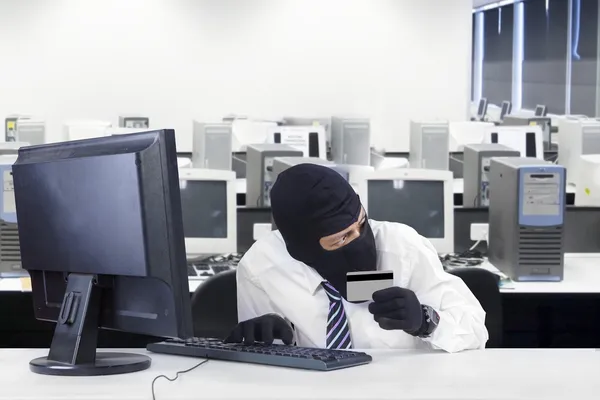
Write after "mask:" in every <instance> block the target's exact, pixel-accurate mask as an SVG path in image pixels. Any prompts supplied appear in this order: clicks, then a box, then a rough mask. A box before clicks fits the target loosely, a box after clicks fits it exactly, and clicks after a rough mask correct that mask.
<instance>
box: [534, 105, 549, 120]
mask: <svg viewBox="0 0 600 400" xmlns="http://www.w3.org/2000/svg"><path fill="white" fill-rule="evenodd" d="M534 115H535V116H536V117H545V116H546V115H548V108H547V107H546V106H544V105H542V104H538V105H537V106H535V113H534Z"/></svg>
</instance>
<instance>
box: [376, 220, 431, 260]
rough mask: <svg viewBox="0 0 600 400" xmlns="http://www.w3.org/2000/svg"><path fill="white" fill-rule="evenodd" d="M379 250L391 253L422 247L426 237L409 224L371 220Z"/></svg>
mask: <svg viewBox="0 0 600 400" xmlns="http://www.w3.org/2000/svg"><path fill="white" fill-rule="evenodd" d="M369 222H370V223H371V229H373V235H374V236H375V240H376V242H377V250H379V251H386V252H391V253H394V252H396V253H398V252H402V251H403V250H407V249H413V248H414V247H415V246H418V247H420V246H421V245H422V242H423V240H424V239H425V238H423V237H422V236H421V235H419V233H418V232H417V231H416V230H414V229H413V228H411V227H410V226H408V225H405V224H401V223H397V222H384V221H375V220H370V221H369Z"/></svg>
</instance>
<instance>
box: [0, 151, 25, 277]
mask: <svg viewBox="0 0 600 400" xmlns="http://www.w3.org/2000/svg"><path fill="white" fill-rule="evenodd" d="M16 159H17V156H16V155H14V156H0V175H1V176H2V196H0V277H3V278H6V277H13V276H23V275H26V274H27V273H26V272H25V271H24V270H23V269H22V268H21V250H20V248H19V231H18V229H17V209H16V205H15V189H14V184H13V175H12V164H13V163H14V162H15V161H16Z"/></svg>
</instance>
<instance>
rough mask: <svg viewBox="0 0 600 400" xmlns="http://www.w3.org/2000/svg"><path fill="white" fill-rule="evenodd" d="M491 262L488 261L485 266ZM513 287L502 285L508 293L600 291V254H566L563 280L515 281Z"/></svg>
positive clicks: (503, 290)
mask: <svg viewBox="0 0 600 400" xmlns="http://www.w3.org/2000/svg"><path fill="white" fill-rule="evenodd" d="M490 265H491V264H489V263H486V264H484V265H483V267H484V268H486V267H487V268H489V267H490ZM512 286H513V288H505V287H502V288H501V289H500V292H502V293H506V294H511V293H514V294H520V293H557V294H558V293H563V294H564V293H579V294H583V293H600V255H599V254H597V253H590V254H574V253H573V254H566V255H565V274H564V279H563V281H562V282H513V284H512Z"/></svg>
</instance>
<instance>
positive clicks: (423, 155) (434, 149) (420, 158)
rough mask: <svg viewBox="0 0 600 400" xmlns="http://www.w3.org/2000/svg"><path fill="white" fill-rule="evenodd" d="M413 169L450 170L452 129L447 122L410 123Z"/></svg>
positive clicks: (411, 164) (410, 160)
mask: <svg viewBox="0 0 600 400" xmlns="http://www.w3.org/2000/svg"><path fill="white" fill-rule="evenodd" d="M409 163H410V167H411V168H420V169H440V170H444V171H448V170H449V169H450V127H449V125H448V123H447V122H419V121H410V155H409Z"/></svg>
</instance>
